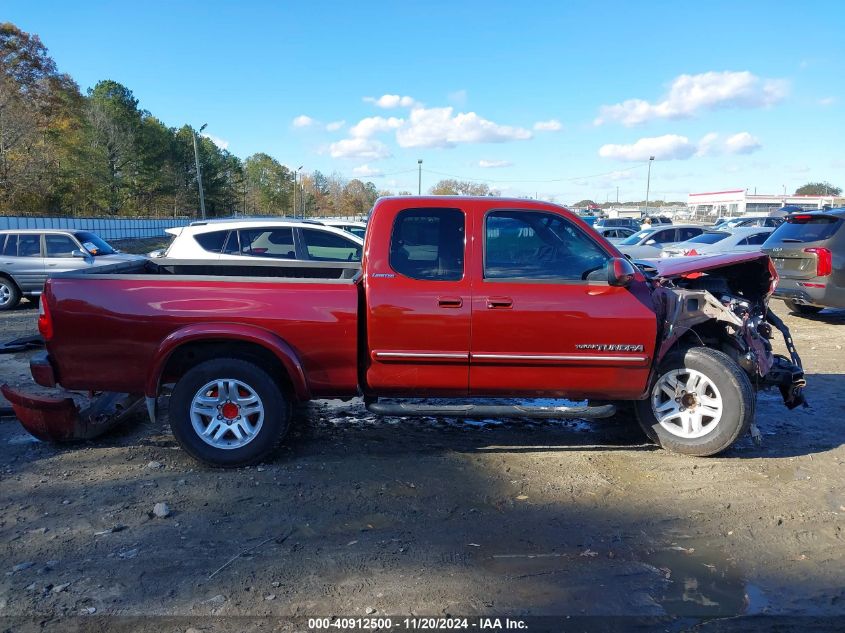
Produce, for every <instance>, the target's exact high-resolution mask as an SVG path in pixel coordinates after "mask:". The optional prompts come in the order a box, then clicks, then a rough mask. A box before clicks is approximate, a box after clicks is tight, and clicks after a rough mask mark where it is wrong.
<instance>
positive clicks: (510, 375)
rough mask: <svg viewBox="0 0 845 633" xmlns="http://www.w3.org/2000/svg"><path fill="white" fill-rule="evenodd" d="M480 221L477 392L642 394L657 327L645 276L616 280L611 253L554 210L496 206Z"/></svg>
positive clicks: (473, 381) (473, 384)
mask: <svg viewBox="0 0 845 633" xmlns="http://www.w3.org/2000/svg"><path fill="white" fill-rule="evenodd" d="M478 221H479V222H480V223H481V225H480V226H479V227H478V231H479V233H480V234H481V236H482V237H483V245H481V246H480V248H478V249H477V255H476V257H475V262H474V265H473V276H474V278H475V283H474V287H473V312H472V349H471V361H470V392H471V394H472V395H501V396H505V395H512V394H514V395H516V394H521V395H536V396H555V397H568V398H582V397H583V398H587V397H600V398H602V399H626V398H635V397H637V396H638V395H640V394H641V393H642V392H643V391H644V389H645V386H646V381H647V380H648V374H649V366H650V365H649V360H650V358H651V357H652V355H653V353H654V345H655V337H656V327H657V322H656V317H655V313H654V311H653V309H652V307H651V297H650V293H649V291H648V289H647V288H646V287H645V284H644V281H635V282H634V284H633V285H632V286H630V287H628V288H620V287H612V286H610V285H608V283H607V281H606V279H607V278H606V272H605V271H606V264H607V261H608V259H610V257H611V255H610V254H609V253H608V252H606V251H605V250H604V247H603V246H601V245H600V243H599V242H598V241H596V240H594V239H593V238H592V237H591V236H590V235H588V234H587V232H586V231H585V230H583V229H582V228H581V227H580V226H578V225H577V224H576V223H575V222H573V221H570V220H569V219H567V218H565V217H564V216H563V215H561V214H558V213H555V212H553V211H551V210H542V209H532V208H514V209H502V210H497V209H493V210H489V211H486V213H484V215H483V218H482V216H480V215H479V217H478Z"/></svg>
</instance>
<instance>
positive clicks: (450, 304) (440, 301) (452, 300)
mask: <svg viewBox="0 0 845 633" xmlns="http://www.w3.org/2000/svg"><path fill="white" fill-rule="evenodd" d="M437 305H439V306H440V307H441V308H460V307H461V306H462V305H464V300H463V299H461V298H460V297H437Z"/></svg>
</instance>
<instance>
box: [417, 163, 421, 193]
mask: <svg viewBox="0 0 845 633" xmlns="http://www.w3.org/2000/svg"><path fill="white" fill-rule="evenodd" d="M417 165H418V166H419V175H418V178H417V195H418V196H421V195H422V158H418V159H417Z"/></svg>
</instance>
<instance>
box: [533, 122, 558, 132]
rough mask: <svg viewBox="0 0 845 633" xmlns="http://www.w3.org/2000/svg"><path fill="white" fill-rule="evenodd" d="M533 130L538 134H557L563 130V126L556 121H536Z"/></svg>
mask: <svg viewBox="0 0 845 633" xmlns="http://www.w3.org/2000/svg"><path fill="white" fill-rule="evenodd" d="M534 129H535V130H537V131H538V132H559V131H560V130H562V129H563V125H562V124H561V122H560V121H558V120H557V119H549V120H548V121H537V122H536V123H535V124H534Z"/></svg>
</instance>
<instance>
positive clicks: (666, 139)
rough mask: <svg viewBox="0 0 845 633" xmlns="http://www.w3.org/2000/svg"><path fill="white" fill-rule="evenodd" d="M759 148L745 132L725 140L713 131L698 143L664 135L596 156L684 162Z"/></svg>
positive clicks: (605, 147)
mask: <svg viewBox="0 0 845 633" xmlns="http://www.w3.org/2000/svg"><path fill="white" fill-rule="evenodd" d="M761 147H762V144H761V143H760V141H759V139H757V138H756V137H754V136H752V135H751V134H749V133H748V132H739V133H738V134H733V135H731V136H729V137H728V138H727V139H725V140H724V141H723V140H722V136H721V135H719V134H717V133H716V132H710V133H709V134H705V135H704V136H702V137H701V140H700V141H698V143H693V142H691V141H690V140H689V139H688V138H687V137H686V136H679V135H677V134H666V135H664V136H656V137H651V138H641V139H640V140H638V141H637V142H636V143H633V144H630V145H612V144H611V145H603V146H602V147H601V148H600V149H599V156H601V157H603V158H613V159H616V160H623V161H644V160H648V158H649V156H654V157H655V158H656V159H657V160H686V159H688V158H691V157H692V156H719V155H721V154H751V153H752V152H756V151H757V150H758V149H760V148H761Z"/></svg>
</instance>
